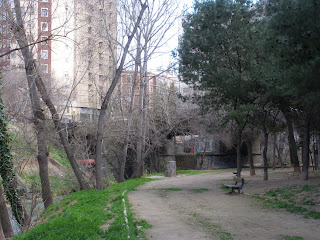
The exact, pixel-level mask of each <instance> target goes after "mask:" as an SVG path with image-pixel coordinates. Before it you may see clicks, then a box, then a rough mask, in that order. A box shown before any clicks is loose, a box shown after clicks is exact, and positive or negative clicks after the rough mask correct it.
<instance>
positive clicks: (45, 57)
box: [41, 50, 49, 59]
mask: <svg viewBox="0 0 320 240" xmlns="http://www.w3.org/2000/svg"><path fill="white" fill-rule="evenodd" d="M48 55H49V53H48V50H41V58H42V59H48Z"/></svg>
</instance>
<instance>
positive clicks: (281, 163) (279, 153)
mask: <svg viewBox="0 0 320 240" xmlns="http://www.w3.org/2000/svg"><path fill="white" fill-rule="evenodd" d="M276 149H277V152H278V157H279V162H280V166H281V167H282V165H283V161H282V156H281V152H280V147H279V146H276Z"/></svg>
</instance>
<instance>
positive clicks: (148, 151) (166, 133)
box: [130, 128, 174, 179]
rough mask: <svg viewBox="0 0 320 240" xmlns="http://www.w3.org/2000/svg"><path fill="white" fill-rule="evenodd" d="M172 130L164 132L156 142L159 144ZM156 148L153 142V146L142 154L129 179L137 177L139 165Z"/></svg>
mask: <svg viewBox="0 0 320 240" xmlns="http://www.w3.org/2000/svg"><path fill="white" fill-rule="evenodd" d="M173 129H174V128H171V129H169V130H168V131H166V132H165V133H164V134H163V135H162V136H160V137H159V139H158V141H159V142H161V141H163V140H164V139H165V138H166V137H167V136H169V134H170V133H172V131H173ZM156 147H157V142H155V143H154V144H152V145H151V146H150V147H149V148H148V149H147V150H146V151H145V153H144V154H143V156H142V158H141V160H140V162H138V165H137V168H135V169H134V172H133V174H132V176H131V177H130V179H131V178H135V176H137V171H139V169H141V165H142V163H143V161H144V160H145V159H146V158H147V157H148V156H149V155H150V154H151V152H152V151H153V150H154V149H155V148H156Z"/></svg>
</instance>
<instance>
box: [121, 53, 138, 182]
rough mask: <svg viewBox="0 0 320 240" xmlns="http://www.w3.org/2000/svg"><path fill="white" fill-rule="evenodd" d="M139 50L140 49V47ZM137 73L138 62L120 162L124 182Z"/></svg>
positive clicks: (136, 68)
mask: <svg viewBox="0 0 320 240" xmlns="http://www.w3.org/2000/svg"><path fill="white" fill-rule="evenodd" d="M137 51H139V49H138V50H137ZM137 55H139V52H138V53H137ZM138 59H139V57H138ZM138 61H139V60H138ZM137 73H138V64H136V65H135V71H134V75H133V79H132V81H133V85H132V92H131V99H130V106H129V111H128V123H127V133H126V136H125V140H124V144H123V150H122V160H121V163H120V176H119V181H120V182H123V181H124V179H125V178H124V173H125V167H126V161H127V154H128V144H129V139H130V131H131V126H132V115H133V105H134V97H135V91H136V86H137Z"/></svg>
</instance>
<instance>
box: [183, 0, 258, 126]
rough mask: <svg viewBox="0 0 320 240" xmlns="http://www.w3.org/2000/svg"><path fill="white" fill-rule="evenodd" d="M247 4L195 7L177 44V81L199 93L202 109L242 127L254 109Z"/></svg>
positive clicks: (250, 16)
mask: <svg viewBox="0 0 320 240" xmlns="http://www.w3.org/2000/svg"><path fill="white" fill-rule="evenodd" d="M254 15H255V10H254V8H253V5H252V1H245V0H242V1H240V0H238V1H227V0H225V1H223V0H220V1H195V5H194V12H192V13H190V14H187V16H186V18H185V20H184V22H183V30H184V33H183V36H182V38H181V41H180V43H179V50H178V52H179V57H180V67H179V71H180V74H181V76H182V80H183V81H184V82H186V83H190V84H193V86H194V88H195V89H196V90H200V91H202V90H204V91H205V92H201V94H200V96H199V98H198V102H199V104H200V105H201V106H202V107H204V108H205V109H211V108H214V109H221V107H222V106H223V108H224V109H225V110H226V111H227V115H226V120H227V121H229V120H236V122H237V123H238V124H241V125H245V122H246V121H247V117H248V115H250V113H251V111H252V110H254V109H255V106H254V105H252V103H253V101H254V99H255V98H256V96H255V95H253V94H251V92H252V91H251V90H252V87H253V85H254V81H253V80H254V79H253V75H252V73H253V71H252V69H253V67H254V66H253V64H254V61H253V57H254V48H253V46H254V45H255V44H254V42H255V39H254V32H253V26H254V24H255V21H256V20H255V19H257V18H254Z"/></svg>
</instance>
